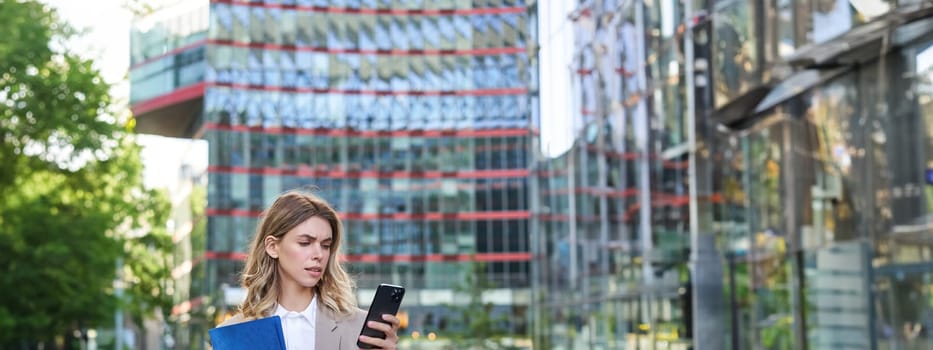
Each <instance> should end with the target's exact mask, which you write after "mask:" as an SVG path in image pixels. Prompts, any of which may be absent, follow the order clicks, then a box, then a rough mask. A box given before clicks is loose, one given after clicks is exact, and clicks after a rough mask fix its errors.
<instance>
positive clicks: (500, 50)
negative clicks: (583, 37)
mask: <svg viewBox="0 0 933 350" xmlns="http://www.w3.org/2000/svg"><path fill="white" fill-rule="evenodd" d="M207 43H208V44H211V45H222V46H232V47H239V48H247V49H262V50H276V51H301V52H305V51H306V52H320V53H328V54H335V55H336V54H358V55H379V56H489V55H515V54H520V53H525V52H528V49H527V48H524V47H489V48H472V49H444V50H441V49H421V50H418V49H411V50H399V49H390V50H381V49H340V48H333V47H317V46H298V45H282V44H274V43H261V42H243V41H235V40H225V39H210V40H208V41H207Z"/></svg>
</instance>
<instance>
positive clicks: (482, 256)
mask: <svg viewBox="0 0 933 350" xmlns="http://www.w3.org/2000/svg"><path fill="white" fill-rule="evenodd" d="M204 257H205V258H206V259H208V260H235V261H244V260H246V257H247V254H246V253H241V252H213V251H209V252H206V253H204ZM343 261H345V262H351V263H352V262H377V263H391V262H464V261H487V262H490V261H496V262H500V261H531V253H524V252H520V253H475V254H419V255H414V254H395V255H381V254H356V255H344V256H343Z"/></svg>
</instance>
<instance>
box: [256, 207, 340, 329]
mask: <svg viewBox="0 0 933 350" xmlns="http://www.w3.org/2000/svg"><path fill="white" fill-rule="evenodd" d="M312 217H319V218H322V219H324V220H327V222H328V223H329V224H330V227H331V229H332V230H333V232H332V234H333V237H332V239H333V244H332V245H331V250H330V259H329V260H327V266H326V267H325V268H324V275H323V276H322V277H321V280H320V281H319V282H318V283H317V285H316V286H315V287H314V292H315V293H316V295H317V296H318V302H319V303H320V304H319V305H321V306H324V307H326V308H327V309H329V310H330V311H331V312H332V313H334V314H335V315H337V316H349V315H351V314H352V313H353V312H354V311H355V310H356V308H357V305H356V297H355V296H354V294H353V291H354V288H355V284H354V282H353V279H351V278H350V276H349V275H348V274H347V272H346V270H344V268H343V266H342V264H341V262H340V261H341V253H340V244H341V243H343V225H342V224H341V222H340V217H339V216H338V215H337V211H335V210H334V208H332V207H331V206H330V204H328V203H327V202H326V201H324V200H323V199H321V198H320V197H318V196H316V195H314V194H312V193H309V192H307V191H303V190H292V191H288V192H285V193H283V194H281V195H279V197H278V198H276V199H275V202H273V203H272V206H270V207H269V208H268V209H266V211H265V212H263V214H262V216H261V220H260V222H259V227H258V229H257V231H256V236H255V238H253V241H252V243H250V252H249V257H248V258H247V259H246V268H245V269H243V274H242V276H241V279H240V281H241V283H242V285H243V288H244V289H246V291H247V293H246V301H244V302H243V305H240V312H241V313H242V314H243V317H244V318H246V319H255V318H260V317H266V316H269V315H271V314H272V313H273V312H274V311H275V307H276V304H277V302H278V300H277V299H278V296H279V281H280V278H281V277H280V276H279V273H278V260H276V259H273V258H272V257H270V256H269V254H267V253H266V248H265V244H264V243H263V242H264V241H265V239H266V237H267V236H273V237H275V238H276V239H281V238H282V237H284V236H285V234H286V233H288V231H291V230H292V229H293V228H295V226H298V225H299V224H301V223H303V222H305V221H307V220H308V219H310V218H312Z"/></svg>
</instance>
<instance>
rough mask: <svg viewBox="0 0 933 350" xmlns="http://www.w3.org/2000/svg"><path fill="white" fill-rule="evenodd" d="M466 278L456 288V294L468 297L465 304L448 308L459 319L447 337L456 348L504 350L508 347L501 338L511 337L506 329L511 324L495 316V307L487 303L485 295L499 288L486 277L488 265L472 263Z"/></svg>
mask: <svg viewBox="0 0 933 350" xmlns="http://www.w3.org/2000/svg"><path fill="white" fill-rule="evenodd" d="M466 272H467V273H466V275H465V276H464V281H463V283H462V284H460V285H459V286H456V287H455V288H454V291H455V292H456V295H459V296H464V295H465V296H466V297H467V303H466V304H465V305H448V307H449V308H451V309H453V310H454V311H455V314H456V315H457V317H456V318H455V319H454V320H452V321H453V322H451V324H453V325H455V326H459V327H456V328H454V329H451V330H448V331H447V332H446V335H447V336H448V337H449V338H450V340H451V345H453V348H454V349H501V348H504V347H503V345H502V344H501V343H500V341H499V340H500V339H501V338H502V337H504V336H507V335H509V331H508V329H505V328H504V327H502V325H503V324H505V323H506V322H507V320H508V319H507V318H506V317H505V316H503V315H500V316H498V317H494V316H493V313H492V308H493V305H492V304H491V303H484V302H483V298H482V296H483V292H485V291H487V290H490V289H492V288H494V287H495V285H493V283H492V282H491V281H489V279H487V278H486V265H485V264H483V263H479V262H472V263H470V264H469V265H468V269H467V271H466Z"/></svg>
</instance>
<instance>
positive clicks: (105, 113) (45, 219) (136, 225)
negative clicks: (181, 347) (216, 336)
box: [0, 0, 171, 348]
mask: <svg viewBox="0 0 933 350" xmlns="http://www.w3.org/2000/svg"><path fill="white" fill-rule="evenodd" d="M75 33H76V31H75V30H73V29H72V28H70V27H69V26H67V25H66V24H64V23H62V22H60V21H59V19H58V18H57V16H56V14H55V12H54V11H52V10H50V9H49V8H47V7H46V6H44V5H42V4H40V3H38V2H36V1H17V0H0V37H2V38H4V39H3V40H2V41H0V198H3V200H0V267H2V268H3V270H4V271H3V273H0V290H3V291H4V292H3V293H0V348H10V347H14V346H31V344H37V343H44V344H46V347H57V346H56V345H62V346H64V347H66V348H72V346H71V344H70V343H71V342H72V341H74V339H73V337H72V336H71V334H72V333H73V332H74V331H75V330H83V329H86V328H92V327H93V328H100V327H110V326H112V318H113V312H114V310H115V308H116V307H117V306H118V305H120V303H121V302H123V301H121V300H117V298H116V297H115V296H114V288H113V287H114V278H115V274H116V261H117V259H118V257H120V256H125V257H126V268H125V271H127V272H128V274H127V275H128V276H131V277H132V278H131V279H130V280H129V281H128V282H129V283H128V285H127V287H126V288H127V289H126V290H127V292H126V295H127V298H126V300H127V301H129V302H127V303H125V306H127V307H128V306H129V305H132V307H129V309H128V311H129V312H130V317H132V318H136V319H140V318H141V317H142V316H143V315H147V314H152V312H153V311H154V310H157V309H160V308H161V309H162V310H164V309H165V308H166V306H167V305H168V304H167V300H168V297H167V296H166V295H165V294H166V293H165V290H164V288H161V282H160V281H161V280H163V279H165V278H166V277H167V271H168V269H167V266H166V261H165V260H164V259H162V258H161V257H164V256H165V253H166V252H167V250H168V249H169V247H170V246H171V239H170V238H169V235H168V233H167V232H165V220H166V219H167V215H168V209H169V204H168V201H167V200H166V199H165V196H164V195H160V194H158V193H157V192H155V191H152V190H148V189H146V188H144V187H143V185H142V165H141V161H140V158H139V151H140V147H139V146H137V145H136V143H135V142H134V140H133V134H132V127H131V126H128V125H129V124H131V123H128V121H129V120H130V118H129V117H128V113H127V112H126V107H125V106H123V107H122V108H121V107H119V106H117V104H115V103H114V102H113V100H112V98H111V96H110V94H109V91H110V86H109V84H107V83H106V82H104V80H103V79H102V78H101V76H100V73H99V72H98V71H97V70H96V69H95V68H94V66H93V61H91V60H88V59H85V58H82V57H81V56H80V55H78V54H76V53H73V52H69V51H68V50H67V49H65V48H66V47H67V45H66V41H67V40H68V38H69V37H71V36H73V35H75ZM121 111H122V112H121ZM130 233H133V234H130Z"/></svg>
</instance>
